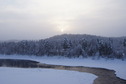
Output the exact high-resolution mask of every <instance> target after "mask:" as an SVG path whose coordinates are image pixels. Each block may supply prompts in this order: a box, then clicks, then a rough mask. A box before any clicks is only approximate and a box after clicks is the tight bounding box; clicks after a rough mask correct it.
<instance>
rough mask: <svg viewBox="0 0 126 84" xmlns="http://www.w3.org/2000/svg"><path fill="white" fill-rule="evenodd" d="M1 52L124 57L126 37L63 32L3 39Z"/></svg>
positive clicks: (125, 54)
mask: <svg viewBox="0 0 126 84" xmlns="http://www.w3.org/2000/svg"><path fill="white" fill-rule="evenodd" d="M0 54H6V55H12V54H17V55H35V56H44V55H47V56H65V57H80V56H81V57H85V58H86V57H102V58H117V59H124V58H126V37H118V38H115V37H100V36H94V35H86V34H84V35H81V34H80V35H79V34H63V35H57V36H54V37H50V38H47V39H41V40H37V41H36V40H22V41H4V42H2V41H1V42H0Z"/></svg>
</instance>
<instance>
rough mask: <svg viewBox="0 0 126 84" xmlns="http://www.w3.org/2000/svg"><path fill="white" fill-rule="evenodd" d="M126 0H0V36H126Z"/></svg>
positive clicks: (0, 38)
mask: <svg viewBox="0 0 126 84" xmlns="http://www.w3.org/2000/svg"><path fill="white" fill-rule="evenodd" d="M125 4H126V0H0V9H1V10H0V40H10V39H20V40H21V39H41V38H46V37H49V36H53V35H56V34H62V33H63V32H61V31H60V30H62V29H63V30H64V33H83V34H85V33H86V34H96V35H102V36H126V33H125V31H126V5H125Z"/></svg>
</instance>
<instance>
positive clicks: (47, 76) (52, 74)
mask: <svg viewBox="0 0 126 84" xmlns="http://www.w3.org/2000/svg"><path fill="white" fill-rule="evenodd" d="M0 58H9V59H30V60H36V61H39V62H41V63H47V64H56V65H70V66H88V67H101V68H107V69H113V70H115V71H116V74H117V76H118V77H120V78H123V79H126V60H125V61H122V60H117V59H115V60H106V59H99V60H97V59H96V60H92V59H91V58H87V59H82V58H71V59H68V58H64V57H46V56H44V57H35V56H17V55H8V56H7V55H0ZM18 72H19V73H18ZM7 73H8V74H7ZM1 74H2V75H1ZM9 74H10V75H9ZM12 76H13V77H12ZM6 77H7V78H8V79H9V81H10V82H16V83H17V82H18V81H23V80H25V79H27V80H25V81H24V82H25V83H24V82H22V84H26V83H27V84H42V83H43V84H62V82H63V84H84V83H85V84H92V83H93V80H94V79H95V78H96V76H95V75H93V74H89V73H80V72H75V71H65V70H61V71H60V70H52V69H51V70H49V69H15V68H0V81H2V80H3V81H2V82H3V83H2V84H11V83H7V81H6V80H8V79H6ZM23 77H24V78H23ZM15 78H16V79H17V80H18V81H16V80H15ZM11 79H12V80H11ZM32 81H35V82H32ZM50 81H52V83H51V82H50ZM4 82H6V83H4ZM29 82H30V83H29ZM53 82H54V83H53ZM59 82H60V83H59ZM16 83H13V84H16ZM17 84H20V83H17Z"/></svg>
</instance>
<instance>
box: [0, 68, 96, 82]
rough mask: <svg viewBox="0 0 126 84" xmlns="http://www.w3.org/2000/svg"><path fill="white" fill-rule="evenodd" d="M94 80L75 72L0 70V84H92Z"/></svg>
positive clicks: (92, 76)
mask: <svg viewBox="0 0 126 84" xmlns="http://www.w3.org/2000/svg"><path fill="white" fill-rule="evenodd" d="M95 78H96V76H95V75H93V74H88V73H80V72H75V71H65V70H53V69H22V68H5V67H1V68H0V84H92V83H93V80H94V79H95Z"/></svg>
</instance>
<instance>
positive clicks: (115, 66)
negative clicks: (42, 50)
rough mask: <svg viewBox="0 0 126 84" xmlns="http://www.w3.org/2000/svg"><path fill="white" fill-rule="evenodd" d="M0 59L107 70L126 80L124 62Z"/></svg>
mask: <svg viewBox="0 0 126 84" xmlns="http://www.w3.org/2000/svg"><path fill="white" fill-rule="evenodd" d="M0 58H10V59H14V58H15V59H30V60H36V61H39V62H41V63H47V64H56V65H68V66H88V67H100V68H107V69H112V70H115V71H116V75H117V76H118V77H120V78H123V79H126V60H125V61H122V60H118V59H114V60H106V59H95V60H93V59H92V58H85V59H84V58H71V59H69V58H65V57H58V56H55V57H47V56H44V57H35V56H19V55H18V56H17V55H9V56H7V55H0Z"/></svg>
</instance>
